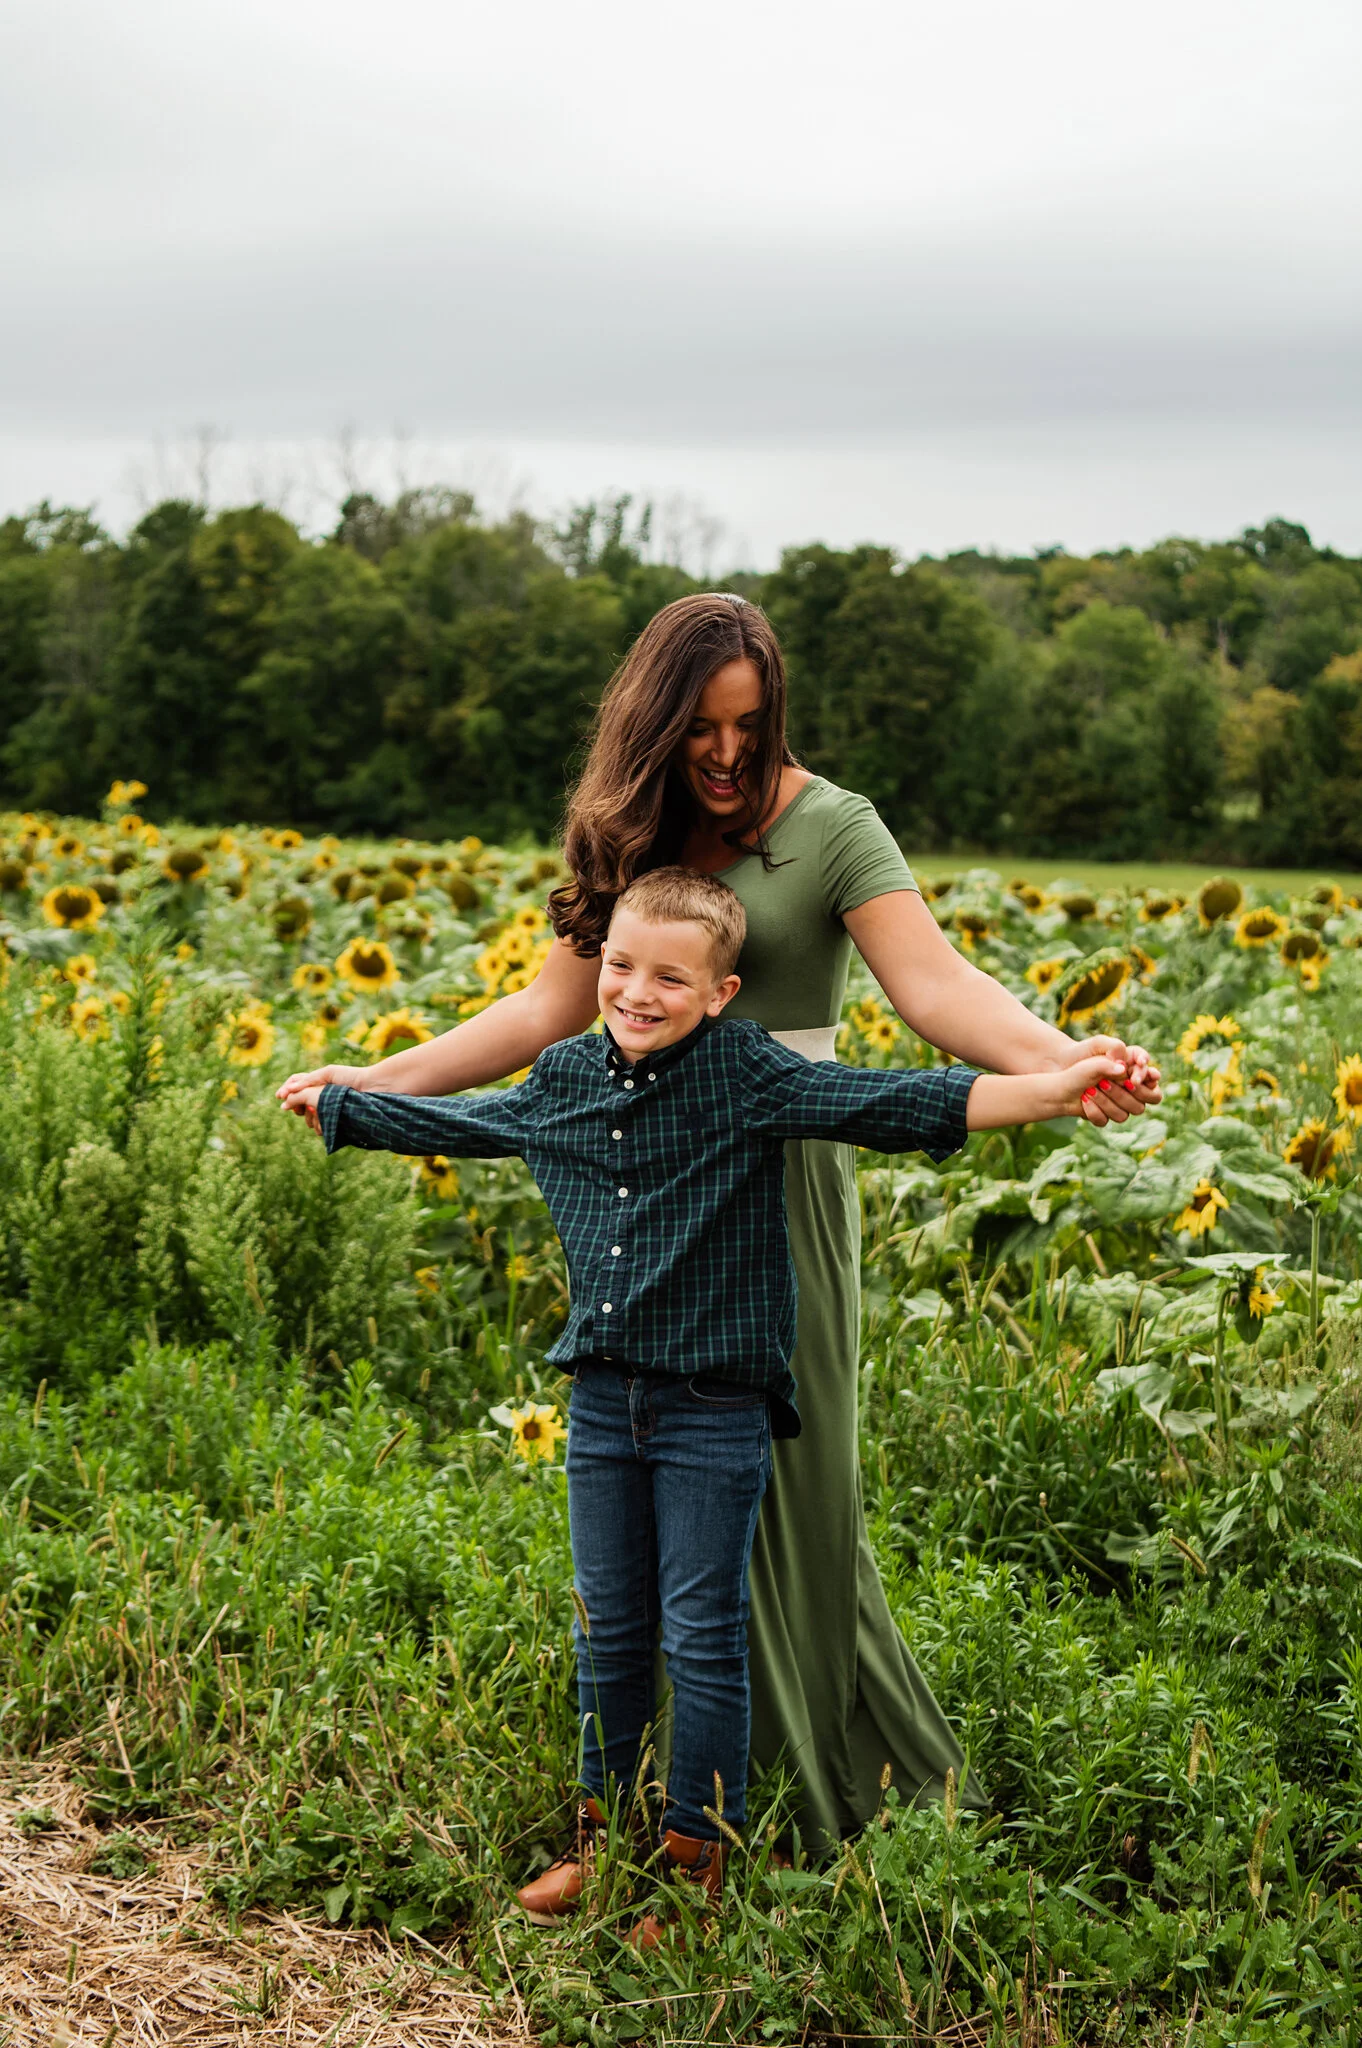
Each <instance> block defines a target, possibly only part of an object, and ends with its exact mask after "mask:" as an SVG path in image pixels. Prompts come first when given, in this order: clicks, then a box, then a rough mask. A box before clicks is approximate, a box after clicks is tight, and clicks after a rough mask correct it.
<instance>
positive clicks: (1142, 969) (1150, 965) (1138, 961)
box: [1126, 944, 1159, 984]
mask: <svg viewBox="0 0 1362 2048" xmlns="http://www.w3.org/2000/svg"><path fill="white" fill-rule="evenodd" d="M1126 958H1127V959H1128V960H1129V962H1130V964H1131V966H1132V967H1133V968H1134V969H1135V972H1136V973H1137V974H1138V975H1139V977H1140V980H1141V981H1143V982H1145V983H1146V984H1148V983H1149V982H1151V981H1152V980H1153V979H1154V976H1155V975H1156V974H1157V973H1158V971H1159V963H1158V961H1157V960H1156V959H1155V958H1154V957H1153V955H1152V954H1151V953H1146V952H1145V949H1144V947H1143V946H1136V945H1134V944H1132V945H1129V946H1127V947H1126Z"/></svg>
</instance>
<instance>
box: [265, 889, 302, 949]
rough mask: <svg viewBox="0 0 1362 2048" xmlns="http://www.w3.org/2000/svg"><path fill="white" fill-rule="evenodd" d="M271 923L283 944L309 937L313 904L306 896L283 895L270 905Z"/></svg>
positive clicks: (275, 934)
mask: <svg viewBox="0 0 1362 2048" xmlns="http://www.w3.org/2000/svg"><path fill="white" fill-rule="evenodd" d="M270 923H271V924H272V925H273V926H274V936H275V938H276V939H278V940H279V941H280V942H281V944H283V945H289V944H290V943H291V942H292V941H293V940H295V939H303V938H306V937H307V934H308V932H309V931H310V930H311V929H312V905H311V904H310V903H309V902H308V900H307V898H306V896H281V897H280V898H279V900H278V902H277V903H273V904H271V906H270Z"/></svg>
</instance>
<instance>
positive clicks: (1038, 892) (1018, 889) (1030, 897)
mask: <svg viewBox="0 0 1362 2048" xmlns="http://www.w3.org/2000/svg"><path fill="white" fill-rule="evenodd" d="M1010 886H1011V890H1012V894H1013V895H1014V896H1015V897H1016V899H1017V901H1018V902H1019V903H1020V904H1021V907H1022V909H1023V910H1029V911H1030V912H1031V914H1032V916H1034V915H1035V914H1036V912H1037V911H1040V910H1044V909H1045V908H1046V906H1047V904H1048V903H1049V901H1050V898H1049V896H1048V895H1047V893H1046V891H1045V890H1044V889H1038V888H1037V887H1036V885H1035V883H1034V882H1013V883H1012V884H1011V885H1010Z"/></svg>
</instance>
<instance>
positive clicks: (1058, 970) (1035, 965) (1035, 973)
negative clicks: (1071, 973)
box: [1026, 961, 1069, 995]
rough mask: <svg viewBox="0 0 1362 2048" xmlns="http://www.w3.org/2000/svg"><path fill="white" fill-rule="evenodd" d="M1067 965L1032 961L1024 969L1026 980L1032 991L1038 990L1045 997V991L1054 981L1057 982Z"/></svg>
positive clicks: (1063, 962)
mask: <svg viewBox="0 0 1362 2048" xmlns="http://www.w3.org/2000/svg"><path fill="white" fill-rule="evenodd" d="M1067 965H1069V963H1067V961H1032V963H1030V967H1028V969H1026V979H1028V981H1030V985H1032V989H1040V993H1042V995H1045V991H1047V989H1049V987H1051V985H1053V983H1055V981H1059V977H1061V975H1063V971H1065V967H1067Z"/></svg>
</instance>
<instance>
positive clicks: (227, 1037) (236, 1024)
mask: <svg viewBox="0 0 1362 2048" xmlns="http://www.w3.org/2000/svg"><path fill="white" fill-rule="evenodd" d="M217 1042H218V1051H219V1052H220V1053H222V1055H223V1056H224V1058H225V1059H226V1060H227V1061H228V1063H229V1065H231V1066H234V1067H263V1066H264V1064H265V1062H266V1060H267V1059H268V1058H269V1057H270V1054H271V1053H272V1052H273V1051H274V1026H273V1024H271V1022H270V1019H269V1013H268V1011H267V1010H266V1009H265V1007H264V1005H263V1004H261V1003H248V1004H247V1006H246V1008H245V1009H244V1010H238V1011H236V1013H235V1014H234V1015H233V1016H230V1017H228V1018H227V1020H226V1022H225V1023H224V1024H222V1025H221V1026H220V1027H219V1029H218V1035H217Z"/></svg>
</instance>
